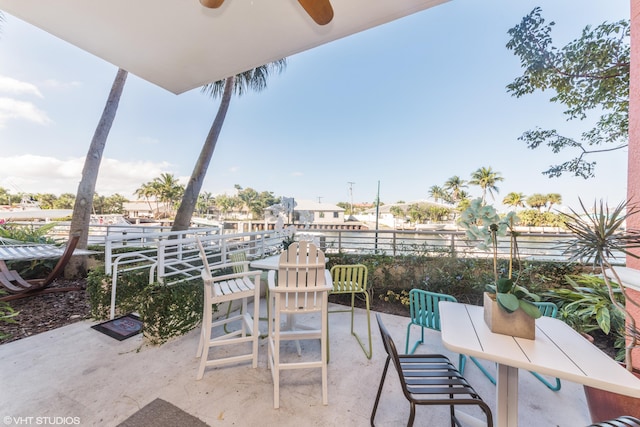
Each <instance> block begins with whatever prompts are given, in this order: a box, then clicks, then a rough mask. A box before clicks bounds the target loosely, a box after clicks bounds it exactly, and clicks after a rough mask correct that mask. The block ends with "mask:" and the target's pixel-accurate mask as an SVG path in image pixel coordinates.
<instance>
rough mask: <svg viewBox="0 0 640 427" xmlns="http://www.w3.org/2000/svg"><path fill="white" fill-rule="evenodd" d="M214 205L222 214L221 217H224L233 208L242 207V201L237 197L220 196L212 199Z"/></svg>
mask: <svg viewBox="0 0 640 427" xmlns="http://www.w3.org/2000/svg"><path fill="white" fill-rule="evenodd" d="M214 204H215V205H216V207H217V208H218V210H219V211H220V213H222V216H223V217H225V216H226V215H227V214H228V213H229V212H231V211H232V210H233V209H234V208H236V207H238V206H240V205H242V201H241V200H240V199H239V198H237V197H233V196H228V195H226V194H221V195H219V196H217V197H216V198H215V199H214Z"/></svg>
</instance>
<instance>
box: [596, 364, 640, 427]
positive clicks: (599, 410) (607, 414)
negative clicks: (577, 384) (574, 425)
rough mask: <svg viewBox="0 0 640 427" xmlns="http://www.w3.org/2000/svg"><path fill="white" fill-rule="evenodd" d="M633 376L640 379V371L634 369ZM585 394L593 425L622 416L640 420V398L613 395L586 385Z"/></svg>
mask: <svg viewBox="0 0 640 427" xmlns="http://www.w3.org/2000/svg"><path fill="white" fill-rule="evenodd" d="M633 375H635V376H636V377H637V378H640V370H638V369H634V370H633ZM584 394H585V396H586V398H587V406H588V407H589V413H590V414H591V422H592V423H599V422H603V421H607V420H612V419H614V418H617V417H619V416H621V415H631V416H633V417H636V418H640V398H637V397H631V396H625V395H623V394H618V393H612V392H610V391H605V390H600V389H599V388H593V387H589V386H586V385H585V386H584Z"/></svg>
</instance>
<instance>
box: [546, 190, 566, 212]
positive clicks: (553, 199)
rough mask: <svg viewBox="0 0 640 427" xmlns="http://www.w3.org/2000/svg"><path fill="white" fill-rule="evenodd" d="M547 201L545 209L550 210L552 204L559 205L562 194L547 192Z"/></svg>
mask: <svg viewBox="0 0 640 427" xmlns="http://www.w3.org/2000/svg"><path fill="white" fill-rule="evenodd" d="M547 202H548V203H549V206H548V207H547V210H548V211H549V212H551V207H552V206H553V205H559V204H560V203H562V196H561V195H560V194H558V193H549V194H547Z"/></svg>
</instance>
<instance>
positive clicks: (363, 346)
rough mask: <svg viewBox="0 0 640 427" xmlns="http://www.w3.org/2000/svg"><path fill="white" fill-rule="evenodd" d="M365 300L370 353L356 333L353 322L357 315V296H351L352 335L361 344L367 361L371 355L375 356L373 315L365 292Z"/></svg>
mask: <svg viewBox="0 0 640 427" xmlns="http://www.w3.org/2000/svg"><path fill="white" fill-rule="evenodd" d="M364 299H365V304H366V308H367V334H368V336H369V351H367V348H366V346H365V344H364V343H363V342H362V338H360V336H359V335H358V334H357V333H356V332H355V330H354V328H353V323H354V322H353V320H354V315H355V294H351V335H353V336H354V337H355V338H356V340H357V341H358V344H360V347H361V348H362V351H363V352H364V355H365V356H366V357H367V359H371V355H372V354H373V348H372V345H371V314H370V305H369V294H368V293H366V292H364Z"/></svg>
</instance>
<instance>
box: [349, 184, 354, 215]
mask: <svg viewBox="0 0 640 427" xmlns="http://www.w3.org/2000/svg"><path fill="white" fill-rule="evenodd" d="M347 184H349V196H350V198H351V211H350V212H349V216H351V215H353V184H355V182H352V181H349V182H347Z"/></svg>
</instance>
